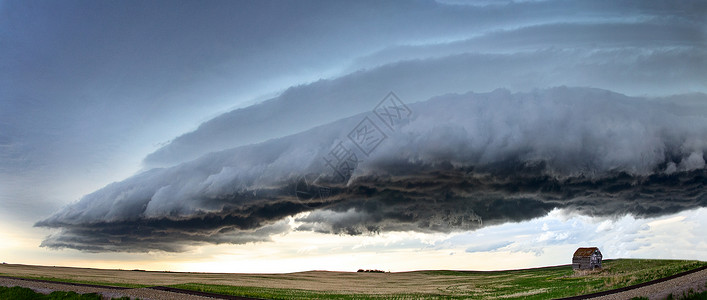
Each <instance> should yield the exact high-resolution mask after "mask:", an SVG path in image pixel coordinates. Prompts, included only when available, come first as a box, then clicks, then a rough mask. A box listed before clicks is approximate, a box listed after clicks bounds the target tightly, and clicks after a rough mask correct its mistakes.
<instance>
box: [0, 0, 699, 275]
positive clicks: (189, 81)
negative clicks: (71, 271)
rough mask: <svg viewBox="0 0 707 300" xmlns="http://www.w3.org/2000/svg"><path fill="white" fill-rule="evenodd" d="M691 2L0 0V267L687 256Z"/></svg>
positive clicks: (695, 42) (693, 133) (225, 268)
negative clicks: (585, 253) (588, 253)
mask: <svg viewBox="0 0 707 300" xmlns="http://www.w3.org/2000/svg"><path fill="white" fill-rule="evenodd" d="M706 16H707V4H705V3H704V2H700V1H681V2H677V3H675V2H673V1H651V2H645V1H553V0H546V1H469V2H467V1H432V0H427V1H422V0H420V1H388V2H379V1H356V2H354V1H267V0H266V1H209V2H206V3H202V2H193V1H149V2H144V1H73V0H72V1H61V2H57V1H42V0H40V1H15V0H0V241H1V242H0V260H1V261H5V262H8V263H23V264H41V265H62V266H80V267H100V268H122V269H148V270H170V271H200V272H202V271H208V272H275V273H279V272H295V271H307V270H339V271H355V270H357V269H359V268H367V269H381V270H388V271H408V270H419V269H459V270H499V269H515V268H526V267H537V266H547V265H559V264H567V263H569V262H570V259H571V254H572V252H573V251H574V250H575V249H576V248H577V247H580V246H598V247H600V249H601V250H602V253H603V254H604V257H607V258H632V257H633V258H675V259H698V260H707V234H705V233H704V231H703V230H702V228H704V227H705V225H707V221H705V220H707V190H706V188H705V185H706V183H707V179H705V178H707V167H706V166H705V161H706V160H707V74H706V73H705V70H707V51H706V50H707V17H706Z"/></svg>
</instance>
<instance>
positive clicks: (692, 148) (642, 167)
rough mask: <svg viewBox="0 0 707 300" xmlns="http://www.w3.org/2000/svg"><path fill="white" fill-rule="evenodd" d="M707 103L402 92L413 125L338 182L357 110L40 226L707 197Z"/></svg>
mask: <svg viewBox="0 0 707 300" xmlns="http://www.w3.org/2000/svg"><path fill="white" fill-rule="evenodd" d="M705 101H707V96H705V95H704V94H691V95H685V96H672V97H668V98H659V99H648V98H640V97H639V98H633V97H627V96H623V95H621V94H616V93H612V92H610V91H606V90H599V89H588V88H554V89H548V90H537V91H535V92H531V93H516V94H511V93H510V92H508V91H505V90H497V91H494V92H492V93H484V94H474V93H470V94H465V95H447V96H443V97H438V98H434V99H432V100H429V101H426V102H421V103H417V104H410V109H411V110H412V111H413V112H414V114H413V116H412V117H411V118H410V120H409V122H404V123H401V124H400V125H399V126H398V127H397V128H395V131H393V132H388V138H387V139H386V140H385V142H383V143H381V144H380V145H379V147H378V148H376V149H375V151H372V152H370V155H368V156H364V155H363V154H362V153H359V157H361V158H364V157H365V158H364V159H363V160H362V162H360V163H359V164H358V165H357V167H356V169H355V171H354V172H353V176H352V177H351V178H350V180H348V181H347V182H338V181H336V180H335V179H336V176H335V175H334V174H333V173H332V170H330V169H328V168H327V166H326V164H325V163H324V161H323V157H324V156H326V155H327V153H329V151H330V150H331V149H332V147H334V146H335V145H337V143H338V142H337V141H338V140H341V139H345V137H346V135H347V133H349V132H350V131H351V130H352V129H353V128H354V126H356V124H357V123H358V122H359V121H360V120H361V119H362V118H364V117H365V116H366V115H365V114H361V115H357V116H354V117H350V118H347V119H342V120H339V121H336V122H333V123H331V124H327V125H325V126H320V127H316V128H314V129H312V130H309V131H305V132H302V133H299V134H296V135H292V136H288V137H284V138H279V139H273V140H270V141H268V142H264V143H260V144H254V145H249V146H243V147H239V148H235V149H231V150H226V151H221V152H216V153H211V154H208V155H205V156H202V157H201V158H199V159H197V160H194V161H191V162H188V163H184V164H180V165H178V166H175V167H171V168H163V169H154V170H151V171H148V172H145V173H142V174H139V175H136V176H134V177H131V178H128V179H126V180H125V181H122V182H117V183H113V184H111V185H108V186H106V187H104V188H103V189H101V190H98V191H96V192H94V193H92V194H89V195H87V196H85V197H84V198H83V199H81V200H80V201H79V202H77V203H75V204H72V205H69V206H67V207H65V208H64V209H63V210H61V211H59V212H57V213H55V214H54V215H52V216H51V217H49V218H47V219H46V220H43V221H41V222H39V223H37V226H43V227H51V228H58V229H59V231H58V232H56V233H55V234H53V235H51V236H50V237H48V238H47V239H46V240H45V241H44V243H43V245H44V246H47V247H52V248H64V247H66V248H75V249H81V250H86V251H149V250H166V251H180V250H182V249H183V247H184V246H188V245H196V244H200V243H245V242H254V241H266V240H268V238H269V236H270V235H272V234H276V233H283V232H288V231H291V230H313V231H318V232H326V233H344V234H363V233H370V232H386V231H400V230H403V231H406V230H413V231H420V232H449V231H455V230H473V229H476V228H480V227H482V226H486V225H491V224H502V223H506V222H518V221H523V220H528V219H531V218H536V217H540V216H544V215H546V214H547V213H548V212H549V211H550V210H552V209H554V208H564V209H568V210H570V211H575V212H579V213H581V214H586V215H598V216H611V215H622V214H633V215H636V216H639V217H647V216H658V215H663V214H668V213H674V212H677V211H682V210H685V209H691V208H697V207H704V206H707V194H706V192H705V189H704V186H705V183H706V181H707V169H706V168H705V155H704V153H705V152H707V140H706V139H705V137H706V136H707V118H706V116H705V115H704V114H703V113H701V112H705V108H706V105H705V103H706V102H705ZM686 112H691V113H686ZM322 187H325V188H327V193H326V194H325V195H322V194H321V188H322ZM297 191H299V192H304V193H305V194H306V193H309V194H310V195H311V194H316V193H317V192H319V193H320V194H319V196H314V197H310V196H303V195H305V194H302V193H300V194H298V193H296V192H297ZM302 212H309V214H304V215H299V216H297V217H296V220H295V221H296V222H294V223H289V222H288V221H287V219H286V217H288V216H295V215H297V214H299V213H302ZM292 224H295V225H296V226H297V227H296V228H292V227H291V226H292Z"/></svg>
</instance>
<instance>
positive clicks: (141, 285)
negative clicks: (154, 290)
mask: <svg viewBox="0 0 707 300" xmlns="http://www.w3.org/2000/svg"><path fill="white" fill-rule="evenodd" d="M0 276H12V277H16V278H24V279H38V280H46V281H54V282H64V283H81V284H93V285H105V286H116V287H126V288H131V289H135V288H143V287H148V286H151V285H147V284H137V283H120V282H104V281H89V280H76V279H70V278H56V277H46V276H17V275H12V274H4V273H0ZM0 299H3V298H0Z"/></svg>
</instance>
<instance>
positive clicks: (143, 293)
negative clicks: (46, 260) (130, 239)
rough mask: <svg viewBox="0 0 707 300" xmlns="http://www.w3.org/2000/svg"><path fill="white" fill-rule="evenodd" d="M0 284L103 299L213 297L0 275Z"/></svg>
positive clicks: (185, 299)
mask: <svg viewBox="0 0 707 300" xmlns="http://www.w3.org/2000/svg"><path fill="white" fill-rule="evenodd" d="M0 286H7V287H13V286H21V287H25V288H30V289H32V290H34V291H35V292H38V293H43V294H48V293H51V292H53V291H73V292H77V293H80V294H86V293H98V294H101V295H103V298H104V299H110V298H120V297H130V298H140V299H151V300H172V299H184V300H202V299H214V298H209V297H202V296H196V295H188V294H183V293H175V292H169V291H160V290H156V289H151V288H138V289H126V288H110V287H98V286H86V285H76V284H69V283H59V282H51V283H50V282H44V281H36V280H26V279H15V278H6V277H0Z"/></svg>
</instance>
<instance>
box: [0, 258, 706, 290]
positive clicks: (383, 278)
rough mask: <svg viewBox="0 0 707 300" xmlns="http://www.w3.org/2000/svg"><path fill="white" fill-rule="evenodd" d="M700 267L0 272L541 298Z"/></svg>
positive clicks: (83, 279) (183, 284) (181, 284)
mask: <svg viewBox="0 0 707 300" xmlns="http://www.w3.org/2000/svg"><path fill="white" fill-rule="evenodd" d="M705 265H707V262H701V261H686V260H647V259H616V260H605V261H604V269H602V270H601V271H596V272H592V273H586V274H575V272H574V271H572V268H571V267H570V266H556V267H546V268H537V269H526V270H512V271H488V272H486V271H483V272H482V271H414V272H399V273H355V272H327V271H309V272H298V273H288V274H230V273H182V272H145V271H126V270H103V269H82V268H65V267H46V266H27V265H10V264H8V265H0V275H5V276H16V277H25V278H38V279H45V280H56V281H67V282H80V283H92V284H102V285H115V286H127V287H144V286H153V285H154V286H156V285H161V286H171V287H177V288H182V289H190V290H197V291H205V292H212V293H219V294H228V295H238V296H248V297H255V298H265V299H420V298H424V299H466V298H475V299H497V298H503V299H548V298H558V297H567V296H575V295H580V294H586V293H592V292H598V291H603V290H609V289H614V288H619V287H624V286H628V285H633V284H638V283H642V282H646V281H650V280H654V279H658V278H662V277H666V276H670V275H673V274H677V273H680V272H684V271H687V270H691V269H695V268H698V267H701V266H705Z"/></svg>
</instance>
